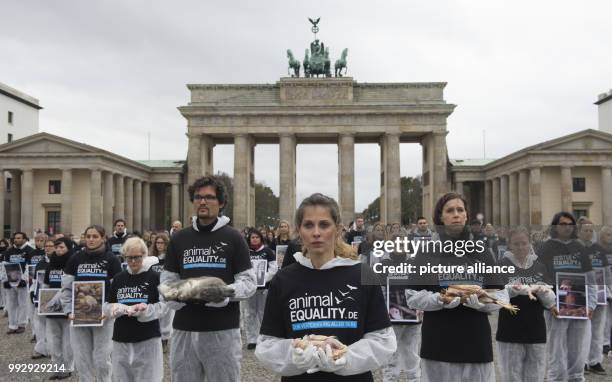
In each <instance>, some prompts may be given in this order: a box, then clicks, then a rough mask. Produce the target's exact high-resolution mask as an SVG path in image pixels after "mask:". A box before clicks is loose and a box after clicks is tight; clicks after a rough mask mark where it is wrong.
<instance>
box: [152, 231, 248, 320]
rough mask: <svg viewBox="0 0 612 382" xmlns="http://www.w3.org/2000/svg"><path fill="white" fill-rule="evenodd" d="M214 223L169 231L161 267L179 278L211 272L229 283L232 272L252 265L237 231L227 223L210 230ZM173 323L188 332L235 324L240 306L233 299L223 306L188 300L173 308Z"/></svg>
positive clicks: (244, 244)
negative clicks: (169, 234) (174, 312)
mask: <svg viewBox="0 0 612 382" xmlns="http://www.w3.org/2000/svg"><path fill="white" fill-rule="evenodd" d="M214 224H215V223H213V224H211V225H209V226H206V227H199V229H200V230H199V231H196V230H195V229H194V228H193V227H188V228H185V229H182V230H180V231H178V232H177V233H175V234H174V235H172V238H170V243H169V244H168V251H167V253H166V263H165V266H164V270H166V271H169V272H174V273H178V274H179V276H180V278H181V279H188V278H193V277H201V276H213V277H218V278H220V279H222V280H223V281H225V283H226V284H232V283H234V281H235V280H234V275H235V274H238V273H240V272H244V271H246V270H247V269H249V268H251V259H250V257H249V248H248V246H247V243H246V241H245V239H244V237H243V236H242V235H241V234H240V232H238V231H237V230H235V229H234V228H232V227H229V226H223V227H221V228H219V229H217V230H216V231H211V230H210V229H211V228H212V227H211V226H214ZM172 326H173V327H174V328H175V329H178V330H185V331H190V332H208V331H217V330H226V329H234V328H238V327H239V326H240V308H239V305H238V302H236V301H232V302H230V303H229V304H228V305H227V306H225V307H223V308H212V307H207V306H205V305H204V303H201V304H200V303H188V304H187V305H186V306H185V307H183V308H182V309H180V310H177V311H176V314H175V316H174V321H173V323H172Z"/></svg>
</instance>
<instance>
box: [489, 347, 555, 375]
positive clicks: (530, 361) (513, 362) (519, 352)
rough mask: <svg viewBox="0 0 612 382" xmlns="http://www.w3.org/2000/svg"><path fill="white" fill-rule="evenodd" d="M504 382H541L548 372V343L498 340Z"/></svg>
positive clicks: (499, 362)
mask: <svg viewBox="0 0 612 382" xmlns="http://www.w3.org/2000/svg"><path fill="white" fill-rule="evenodd" d="M497 352H498V354H499V357H498V358H497V363H498V366H499V370H500V371H501V377H502V378H501V380H502V382H541V381H543V380H544V375H545V374H546V344H545V343H544V344H541V343H540V344H521V343H515V342H499V341H498V342H497Z"/></svg>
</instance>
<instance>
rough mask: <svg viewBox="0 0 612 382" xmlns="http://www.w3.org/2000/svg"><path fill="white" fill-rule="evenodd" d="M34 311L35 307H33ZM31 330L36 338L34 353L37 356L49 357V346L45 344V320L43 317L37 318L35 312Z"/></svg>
mask: <svg viewBox="0 0 612 382" xmlns="http://www.w3.org/2000/svg"><path fill="white" fill-rule="evenodd" d="M33 308H34V309H36V307H33ZM31 322H32V329H33V330H34V335H35V336H36V345H34V351H35V352H37V353H39V354H44V355H49V346H48V344H47V330H46V326H47V319H46V318H45V316H39V315H38V313H37V312H36V311H35V312H34V315H33V316H32V321H31Z"/></svg>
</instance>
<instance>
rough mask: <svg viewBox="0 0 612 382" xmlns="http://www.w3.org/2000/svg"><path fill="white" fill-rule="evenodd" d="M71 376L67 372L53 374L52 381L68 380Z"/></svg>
mask: <svg viewBox="0 0 612 382" xmlns="http://www.w3.org/2000/svg"><path fill="white" fill-rule="evenodd" d="M71 375H72V373H70V372H68V373H55V375H54V377H55V378H53V377H52V378H53V379H66V378H70V376H71Z"/></svg>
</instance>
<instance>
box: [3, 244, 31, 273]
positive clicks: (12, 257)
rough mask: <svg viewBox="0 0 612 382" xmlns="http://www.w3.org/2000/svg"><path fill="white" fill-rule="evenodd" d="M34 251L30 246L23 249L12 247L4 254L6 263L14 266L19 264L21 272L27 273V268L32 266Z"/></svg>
mask: <svg viewBox="0 0 612 382" xmlns="http://www.w3.org/2000/svg"><path fill="white" fill-rule="evenodd" d="M33 252H34V249H33V248H32V247H30V246H29V245H26V246H24V247H23V249H21V248H16V247H11V248H9V249H7V250H6V252H4V261H6V262H7V263H12V264H19V265H20V266H21V272H25V266H26V265H27V264H30V258H31V257H32V253H33Z"/></svg>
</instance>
